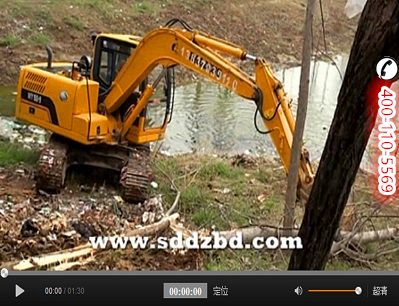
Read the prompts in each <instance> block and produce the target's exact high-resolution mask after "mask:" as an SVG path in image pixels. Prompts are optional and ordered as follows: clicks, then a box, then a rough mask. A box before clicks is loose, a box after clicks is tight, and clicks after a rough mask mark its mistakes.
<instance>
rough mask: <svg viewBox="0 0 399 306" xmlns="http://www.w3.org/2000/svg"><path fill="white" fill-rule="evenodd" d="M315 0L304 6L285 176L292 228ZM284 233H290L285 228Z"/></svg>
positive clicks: (286, 224) (286, 216)
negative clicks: (295, 98) (300, 59)
mask: <svg viewBox="0 0 399 306" xmlns="http://www.w3.org/2000/svg"><path fill="white" fill-rule="evenodd" d="M315 3H316V0H308V3H307V7H306V19H305V29H304V40H303V46H302V67H301V79H300V85H299V96H298V108H297V115H296V120H295V121H296V122H295V131H294V138H293V143H292V150H291V157H290V169H289V172H288V178H287V192H286V199H285V209H284V222H283V224H284V227H285V228H292V227H293V225H294V215H295V214H294V212H295V202H296V194H297V186H298V175H299V163H300V154H301V149H302V138H303V132H304V129H305V122H306V112H307V108H308V96H309V75H310V62H311V55H312V22H313V15H314V7H315ZM285 234H286V235H291V231H290V230H286V233H285Z"/></svg>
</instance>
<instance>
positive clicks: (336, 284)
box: [0, 270, 399, 306]
mask: <svg viewBox="0 0 399 306" xmlns="http://www.w3.org/2000/svg"><path fill="white" fill-rule="evenodd" d="M1 272H2V273H1V276H2V278H0V296H1V297H2V302H4V303H5V304H4V305H26V303H29V304H32V305H35V304H38V303H39V302H40V305H42V306H45V305H54V304H57V305H60V304H64V303H65V304H69V305H70V304H73V305H74V306H78V305H85V306H86V305H87V302H88V301H92V302H102V303H103V302H109V303H111V302H112V303H115V302H126V303H129V304H131V303H132V301H134V303H141V302H145V303H150V302H162V303H170V304H172V303H173V305H176V304H179V303H180V304H181V305H183V303H185V304H186V303H187V301H188V300H190V304H191V303H197V304H198V303H205V302H207V303H209V302H211V301H213V302H215V303H225V302H228V303H232V302H235V301H237V300H238V301H239V302H244V301H262V300H263V301H265V300H267V301H268V303H269V304H270V305H280V304H282V303H283V304H286V303H300V304H301V305H302V304H306V305H309V306H310V305H330V304H331V305H339V304H342V305H378V306H380V305H396V303H397V301H398V299H399V290H398V289H399V272H398V273H387V272H384V273H381V274H376V273H368V274H364V273H357V274H350V273H349V274H348V273H346V272H345V273H342V274H336V273H335V274H329V273H327V272H325V273H323V271H318V272H319V273H306V272H299V273H295V272H289V273H284V271H281V272H279V273H272V272H265V273H257V272H254V273H244V272H237V273H234V272H218V273H215V272H209V273H205V272H198V273H197V272H177V271H176V272H153V273H152V272H149V271H146V272H144V271H143V272H142V273H140V271H138V272H121V271H114V272H115V273H113V272H109V273H106V272H98V273H97V272H92V271H70V272H63V273H61V272H50V271H49V272H45V271H43V272H37V271H32V272H31V273H29V272H26V271H25V272H14V271H4V270H3V271H1ZM287 272H288V271H287Z"/></svg>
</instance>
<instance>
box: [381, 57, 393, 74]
mask: <svg viewBox="0 0 399 306" xmlns="http://www.w3.org/2000/svg"><path fill="white" fill-rule="evenodd" d="M391 65H392V60H389V61H387V62H386V63H385V64H384V66H382V69H381V76H385V75H386V72H385V68H386V67H387V66H391Z"/></svg>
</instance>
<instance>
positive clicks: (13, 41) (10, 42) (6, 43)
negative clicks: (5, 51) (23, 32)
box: [0, 35, 21, 48]
mask: <svg viewBox="0 0 399 306" xmlns="http://www.w3.org/2000/svg"><path fill="white" fill-rule="evenodd" d="M20 42H21V39H20V38H19V37H18V36H14V35H8V36H6V37H2V38H0V46H1V47H9V48H12V47H15V46H16V45H18V44H19V43H20Z"/></svg>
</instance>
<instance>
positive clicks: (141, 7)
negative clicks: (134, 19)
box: [132, 1, 161, 16]
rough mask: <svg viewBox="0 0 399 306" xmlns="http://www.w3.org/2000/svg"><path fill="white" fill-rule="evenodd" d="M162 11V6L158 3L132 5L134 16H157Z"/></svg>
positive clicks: (149, 2)
mask: <svg viewBox="0 0 399 306" xmlns="http://www.w3.org/2000/svg"><path fill="white" fill-rule="evenodd" d="M160 10H161V5H160V4H159V3H158V2H151V1H140V2H138V3H133V4H132V15H133V16H137V15H139V14H150V15H155V14H157V13H159V11H160Z"/></svg>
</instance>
